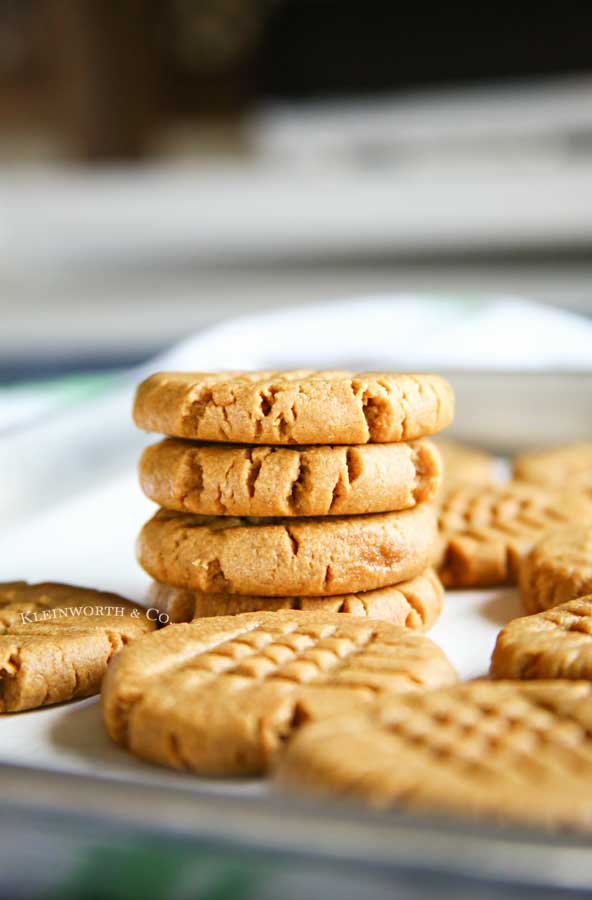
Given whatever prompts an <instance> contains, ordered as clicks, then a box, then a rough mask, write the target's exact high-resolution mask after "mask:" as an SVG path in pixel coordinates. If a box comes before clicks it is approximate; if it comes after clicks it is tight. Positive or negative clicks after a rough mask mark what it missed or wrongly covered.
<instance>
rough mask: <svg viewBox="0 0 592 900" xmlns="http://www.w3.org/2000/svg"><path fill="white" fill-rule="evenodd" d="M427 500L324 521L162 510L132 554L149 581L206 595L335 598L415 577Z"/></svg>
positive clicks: (429, 539) (427, 556)
mask: <svg viewBox="0 0 592 900" xmlns="http://www.w3.org/2000/svg"><path fill="white" fill-rule="evenodd" d="M435 541H436V518H435V514H434V511H433V510H432V508H431V507H430V506H429V505H426V504H423V503H422V504H420V505H419V506H416V507H415V508H414V509H409V510H404V511H403V512H394V513H376V514H373V515H367V516H334V517H329V518H326V519H315V518H312V519H247V518H232V517H229V516H227V517H219V516H218V517H217V516H197V515H190V514H189V513H177V512H171V511H170V510H164V509H161V510H159V512H157V513H156V515H155V516H153V518H152V519H150V520H149V521H148V522H147V523H146V524H145V525H144V527H143V529H142V531H141V532H140V536H139V539H138V559H139V561H140V564H141V565H142V566H143V568H144V569H145V570H146V572H148V574H149V575H151V576H152V578H154V579H155V580H156V581H161V582H164V583H165V584H170V585H173V586H174V587H182V588H188V589H189V590H196V591H204V592H206V593H214V594H219V593H224V594H225V593H228V594H247V595H250V596H270V597H290V596H299V595H302V596H305V597H308V596H325V595H326V596H335V595H336V594H345V593H357V592H359V591H370V590H374V589H375V588H379V587H386V586H388V585H391V584H397V583H398V582H399V581H405V580H406V579H408V578H414V577H415V576H416V575H419V574H420V573H421V572H423V571H424V569H426V568H427V567H428V566H429V565H430V563H431V561H432V556H433V552H434V546H435Z"/></svg>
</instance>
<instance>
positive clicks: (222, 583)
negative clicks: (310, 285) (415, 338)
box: [134, 371, 454, 627]
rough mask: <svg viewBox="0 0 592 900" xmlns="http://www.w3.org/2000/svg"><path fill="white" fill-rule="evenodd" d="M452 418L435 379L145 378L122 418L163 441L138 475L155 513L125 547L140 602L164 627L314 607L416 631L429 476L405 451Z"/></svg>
mask: <svg viewBox="0 0 592 900" xmlns="http://www.w3.org/2000/svg"><path fill="white" fill-rule="evenodd" d="M453 405H454V404H453V396H452V391H451V389H450V386H449V385H448V384H447V382H446V381H444V380H443V379H442V378H439V377H438V376H435V375H397V374H392V373H385V374H376V373H374V374H371V373H362V374H352V373H349V372H343V371H330V372H312V371H292V372H254V373H234V372H231V373H216V374H202V373H182V372H171V373H159V374H156V375H153V376H151V377H150V378H148V379H147V380H146V381H145V382H144V383H143V384H141V385H140V387H139V388H138V392H137V396H136V401H135V405H134V420H135V422H136V424H137V425H138V426H139V427H140V428H143V429H145V430H147V431H156V432H160V433H161V434H164V435H167V436H168V438H167V439H166V440H164V441H161V442H160V443H158V444H155V445H154V446H152V447H149V448H148V449H147V450H146V451H145V452H144V454H143V456H142V459H141V462H140V480H141V484H142V488H143V490H144V492H145V493H146V495H147V496H148V497H150V498H151V499H152V500H155V501H156V502H157V503H159V504H160V505H161V506H162V507H163V509H161V510H160V511H159V512H158V513H157V514H156V515H155V516H154V517H153V518H152V519H151V520H150V521H149V522H148V523H147V524H146V525H145V526H144V529H143V530H142V533H141V535H140V541H139V556H140V562H141V564H142V565H143V567H144V568H145V569H146V571H147V572H148V573H149V574H150V575H152V577H153V578H155V579H156V581H157V582H158V585H157V586H155V587H154V589H153V592H154V593H153V597H154V598H155V599H156V600H157V601H159V602H161V601H164V605H165V607H166V609H167V611H170V614H172V618H173V619H175V618H183V619H186V618H189V617H191V616H192V614H195V615H204V614H208V615H212V614H227V613H229V612H244V611H246V610H259V609H278V608H280V607H281V608H286V607H288V608H298V609H301V608H303V607H305V608H311V604H314V608H315V609H319V610H321V609H322V608H323V605H326V604H329V605H330V606H331V608H332V609H338V610H343V611H354V612H356V613H357V614H358V615H367V616H373V617H378V618H387V619H389V620H390V621H394V622H397V624H407V625H411V627H426V626H428V625H429V624H431V622H432V621H433V620H434V619H435V618H436V617H437V615H438V613H439V610H440V607H441V599H442V592H441V587H440V585H439V583H438V582H437V579H436V578H435V576H434V575H433V573H431V571H430V569H429V565H430V562H431V559H432V555H433V548H434V544H435V537H436V523H435V517H434V513H433V511H432V509H431V507H430V506H429V505H428V501H429V500H431V499H432V497H433V496H434V494H435V491H436V489H437V487H438V484H439V480H440V469H441V465H440V459H439V456H438V452H437V450H436V449H435V447H434V446H433V445H432V444H431V443H430V442H428V441H422V440H420V439H421V438H423V437H424V436H426V435H430V434H434V433H436V432H437V431H439V430H440V429H442V428H444V427H445V426H446V425H448V423H449V422H450V421H451V418H452V414H453ZM181 609H182V610H183V611H182V613H181V612H179V610H181Z"/></svg>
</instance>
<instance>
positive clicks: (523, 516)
mask: <svg viewBox="0 0 592 900" xmlns="http://www.w3.org/2000/svg"><path fill="white" fill-rule="evenodd" d="M589 514H590V510H589V508H586V507H585V506H583V507H582V508H579V507H578V506H577V504H575V503H574V504H570V503H566V502H565V501H564V500H563V499H562V498H560V497H558V496H557V495H553V494H549V493H548V492H546V491H544V490H543V489H542V488H539V487H535V486H534V485H529V484H523V483H520V482H509V483H507V484H500V485H489V486H479V485H466V486H464V487H455V488H452V489H450V490H448V491H445V492H444V494H443V496H442V498H441V501H440V506H439V522H438V526H439V532H440V534H439V552H438V569H439V575H440V578H441V579H442V582H443V584H444V585H445V586H446V587H488V586H493V585H498V584H507V583H509V582H513V581H515V580H516V579H517V577H518V569H519V566H520V562H521V560H522V559H523V557H524V556H525V555H526V554H527V553H528V552H529V551H530V549H531V548H532V546H533V544H535V543H536V541H538V540H539V539H540V538H541V537H542V535H543V534H545V532H546V531H549V530H550V529H554V528H557V527H558V526H561V525H564V524H565V523H567V522H569V521H571V520H572V519H576V520H580V519H582V520H585V519H586V518H587V517H588V516H589Z"/></svg>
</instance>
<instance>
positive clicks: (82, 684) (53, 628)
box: [0, 581, 155, 713]
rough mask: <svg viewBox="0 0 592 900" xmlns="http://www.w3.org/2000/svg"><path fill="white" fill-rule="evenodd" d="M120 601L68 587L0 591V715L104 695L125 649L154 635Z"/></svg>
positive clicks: (0, 587) (138, 612) (18, 585)
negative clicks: (111, 668)
mask: <svg viewBox="0 0 592 900" xmlns="http://www.w3.org/2000/svg"><path fill="white" fill-rule="evenodd" d="M154 627H155V626H154V624H153V623H152V622H150V621H149V620H148V619H147V617H146V615H145V610H144V609H142V607H140V606H136V605H135V604H133V603H129V602H128V601H127V600H124V599H123V598H122V597H118V596H117V595H115V594H106V593H100V592H99V591H93V590H89V589H87V588H78V587H71V586H70V585H65V584H31V585H30V584H27V583H26V582H24V581H17V582H10V583H5V584H0V713H10V712H18V711H20V710H23V709H32V708H34V707H38V706H47V705H49V704H51V703H60V702H62V701H63V700H73V699H75V698H79V697H89V696H90V695H91V694H96V693H98V691H99V689H100V686H101V680H102V678H103V675H104V673H105V669H106V668H107V664H108V663H109V661H110V660H111V658H112V657H113V656H114V654H115V653H117V651H118V650H120V649H121V648H122V647H123V646H124V644H127V643H128V642H129V641H133V640H134V639H135V638H138V637H141V636H142V635H144V634H147V633H148V632H149V631H153V630H154Z"/></svg>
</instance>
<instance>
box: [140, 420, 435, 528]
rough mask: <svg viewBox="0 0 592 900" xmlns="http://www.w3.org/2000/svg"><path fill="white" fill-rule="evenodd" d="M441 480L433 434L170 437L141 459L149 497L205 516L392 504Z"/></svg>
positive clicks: (430, 491) (398, 505)
mask: <svg viewBox="0 0 592 900" xmlns="http://www.w3.org/2000/svg"><path fill="white" fill-rule="evenodd" d="M439 483H440V458H439V455H438V451H437V450H436V448H435V447H434V445H433V444H431V443H430V442H429V441H417V442H415V443H411V444H405V443H402V444H367V445H365V446H361V447H300V448H294V447H237V446H228V445H224V444H195V443H192V442H190V441H183V440H178V439H176V438H169V439H168V440H165V441H161V442H160V443H158V444H154V445H152V446H151V447H148V448H147V449H146V450H145V451H144V453H143V455H142V458H141V460H140V484H141V485H142V490H143V491H144V493H145V494H146V496H147V497H149V498H150V499H151V500H154V501H155V502H156V503H158V504H159V505H160V506H164V507H165V508H166V509H175V510H178V511H179V512H193V513H199V514H201V515H206V516H229V515H230V516H327V515H351V514H356V513H372V512H391V511H392V510H399V509H410V508H411V507H413V506H416V505H417V504H418V503H423V502H426V501H428V500H431V499H432V498H433V497H434V495H435V493H436V491H437V489H438V486H439Z"/></svg>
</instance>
